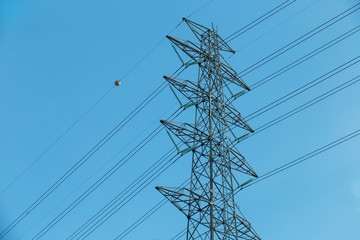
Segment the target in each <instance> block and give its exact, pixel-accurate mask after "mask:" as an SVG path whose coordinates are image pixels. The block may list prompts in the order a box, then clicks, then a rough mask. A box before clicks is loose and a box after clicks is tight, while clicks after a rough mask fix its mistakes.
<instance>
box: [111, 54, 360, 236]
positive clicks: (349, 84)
mask: <svg viewBox="0 0 360 240" xmlns="http://www.w3.org/2000/svg"><path fill="white" fill-rule="evenodd" d="M356 59H358V58H354V59H353V60H356ZM353 60H351V61H349V62H347V63H345V64H342V65H341V66H339V67H338V68H336V69H334V70H332V71H330V72H329V73H333V72H334V71H335V70H338V71H337V72H336V73H333V74H332V75H330V76H334V75H335V74H338V73H340V72H341V71H343V70H344V69H340V67H342V66H345V65H346V64H348V63H352V64H351V65H350V66H352V65H353V64H355V63H357V62H358V61H356V62H355V63H353V62H352V61H353ZM347 67H349V66H347ZM339 69H340V70H339ZM329 73H327V74H325V75H328V74H329ZM325 75H323V76H325ZM359 77H360V75H359V76H357V77H356V78H353V79H351V80H349V81H347V82H346V83H344V84H342V85H343V87H341V88H340V87H336V88H334V89H332V90H330V91H328V92H327V93H325V94H322V95H320V96H319V97H317V98H315V99H313V100H311V101H309V102H308V103H311V105H310V104H308V103H305V104H303V105H301V106H300V107H298V108H295V109H293V110H291V111H289V112H287V113H286V114H284V115H282V116H280V117H279V118H276V119H275V120H277V121H276V122H275V123H274V120H272V121H270V122H268V123H267V124H264V125H263V126H262V127H259V128H258V129H256V132H255V133H258V132H261V131H263V130H265V129H267V128H269V127H271V126H273V125H275V124H277V123H279V122H281V121H283V120H285V119H287V118H289V117H290V116H293V115H294V114H296V113H298V112H301V111H303V110H305V109H306V108H308V107H310V106H312V105H314V104H315V103H317V102H320V101H321V100H324V99H325V98H327V97H329V96H331V95H333V94H335V93H337V92H339V91H341V90H343V89H345V88H347V87H349V86H351V85H353V84H355V83H356V82H358V81H359V80H360V79H359ZM317 79H319V78H317ZM312 82H313V81H312ZM340 86H341V85H340ZM295 91H296V90H295ZM288 95H289V94H287V95H285V96H284V97H283V98H285V97H286V96H288ZM320 99H321V100H320ZM288 100H289V99H287V100H286V101H288ZM284 102H285V101H284ZM304 106H307V107H306V108H304ZM261 109H264V108H261ZM299 109H300V110H299ZM296 110H298V111H296ZM255 112H258V111H255ZM261 114H263V113H261ZM261 114H259V115H261ZM252 115H253V114H250V115H248V116H247V117H245V119H247V118H248V117H249V116H252ZM284 116H286V117H285V118H284ZM256 117H257V116H256ZM253 118H255V117H253ZM264 126H265V127H264ZM253 135H254V134H253ZM253 135H250V136H253ZM245 139H246V138H245ZM245 139H244V140H245ZM158 204H160V203H158ZM159 208H160V207H159ZM156 211H157V210H153V212H152V213H151V215H152V214H153V213H154V212H156ZM148 217H149V216H147V217H146V219H147V218H148ZM142 218H145V217H144V216H143V217H142ZM146 219H145V220H146ZM145 220H142V221H141V223H142V222H143V221H145ZM138 221H140V220H138ZM138 225H140V223H139V224H137V225H136V227H137V226H138ZM136 227H133V228H132V230H131V231H133V230H134V229H135V228H136ZM125 231H126V230H125ZM124 234H125V232H122V233H121V234H120V235H119V236H118V237H117V238H116V239H118V238H119V237H120V236H122V235H124ZM127 234H128V233H126V235H127ZM123 237H124V236H123ZM123 237H122V238H123ZM122 238H119V239H122ZM174 239H175V238H174Z"/></svg>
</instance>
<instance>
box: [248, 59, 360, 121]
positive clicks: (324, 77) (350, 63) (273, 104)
mask: <svg viewBox="0 0 360 240" xmlns="http://www.w3.org/2000/svg"><path fill="white" fill-rule="evenodd" d="M359 62H360V56H358V57H356V58H353V59H351V60H350V61H348V62H346V63H344V64H342V65H340V66H339V67H337V68H335V69H333V70H331V71H329V72H327V73H326V74H323V75H322V76H320V77H318V78H316V79H314V80H312V81H311V82H309V83H306V84H304V85H303V86H301V87H299V88H297V89H295V90H293V91H291V92H290V93H288V94H286V95H285V96H283V97H281V98H279V99H277V100H275V101H273V102H271V103H269V104H267V105H265V106H264V107H262V108H260V109H258V110H256V111H255V112H253V113H251V114H249V115H248V116H247V117H246V118H245V119H246V120H247V121H249V120H251V119H253V118H256V117H257V116H259V115H261V114H263V113H265V112H267V111H269V110H271V109H273V108H274V107H276V106H278V105H280V104H282V103H284V102H286V101H288V100H290V99H292V98H294V97H296V96H297V95H299V94H301V93H303V92H305V91H307V90H309V89H311V88H313V87H315V86H317V85H318V84H320V83H322V82H324V81H325V80H328V79H329V78H331V77H333V76H335V75H337V74H339V73H340V72H343V71H345V70H346V69H348V68H349V67H352V66H354V65H355V64H357V63H359ZM310 84H312V85H310Z"/></svg>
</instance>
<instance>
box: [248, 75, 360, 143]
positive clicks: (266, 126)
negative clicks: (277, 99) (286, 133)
mask: <svg viewBox="0 0 360 240" xmlns="http://www.w3.org/2000/svg"><path fill="white" fill-rule="evenodd" d="M331 72H332V71H331ZM340 72H341V71H338V72H337V73H336V74H338V73H340ZM334 75H335V74H333V75H332V76H334ZM359 77H360V75H359V76H357V77H355V78H353V79H351V80H349V81H347V82H345V83H344V84H342V85H340V86H342V87H340V86H338V87H336V88H334V89H332V90H330V91H328V92H326V93H325V94H322V95H320V96H319V97H316V98H314V99H313V100H311V101H309V102H307V103H305V104H303V105H301V106H300V107H297V108H295V109H293V110H291V111H289V112H287V113H286V114H283V115H281V116H280V117H278V118H276V119H274V120H272V121H270V122H268V123H266V124H264V125H263V126H261V127H259V128H258V129H256V132H255V133H254V134H252V135H250V136H254V135H256V134H257V133H259V132H262V131H264V130H265V129H267V128H269V127H271V126H273V125H275V124H277V123H279V122H281V121H283V120H285V119H287V118H289V117H290V116H293V115H295V114H296V113H299V112H301V111H303V110H305V109H306V108H308V107H310V106H312V105H314V104H316V103H318V102H320V101H322V100H324V99H326V98H328V97H330V96H332V95H333V94H335V93H337V92H339V91H341V90H343V89H345V88H347V87H349V86H351V85H353V84H355V83H357V82H358V81H360V78H359ZM286 96H287V95H286ZM286 101H287V100H286ZM283 102H285V101H283ZM250 136H249V137H250ZM247 138H248V137H247ZM247 138H245V139H247ZM245 139H243V140H245Z"/></svg>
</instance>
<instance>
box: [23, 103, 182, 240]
mask: <svg viewBox="0 0 360 240" xmlns="http://www.w3.org/2000/svg"><path fill="white" fill-rule="evenodd" d="M175 105H177V103H176V104H174V105H173V106H171V107H170V108H169V109H168V110H167V111H166V112H165V113H164V114H163V115H164V116H165V115H166V113H168V112H169V111H170V110H171V109H172V108H173V107H174V106H175ZM155 123H157V122H153V123H152V124H151V125H150V126H148V127H147V128H146V129H144V130H143V131H142V132H141V133H140V134H138V135H137V136H136V137H135V138H133V139H132V140H130V141H129V142H128V143H127V144H126V145H125V146H124V147H122V148H121V149H120V151H118V152H117V153H116V154H115V155H113V156H112V157H111V158H110V159H109V160H107V161H106V162H105V163H104V164H102V165H101V167H100V168H98V169H97V170H96V171H95V172H93V173H92V174H91V175H90V176H89V177H88V178H87V179H86V180H85V181H83V182H82V183H81V184H80V185H79V186H78V187H77V188H76V189H74V190H73V191H72V192H71V193H70V194H68V195H67V196H66V197H65V198H64V199H62V200H61V201H60V202H59V203H58V204H57V205H56V206H54V207H53V208H52V209H51V210H50V211H48V213H47V214H46V215H44V216H43V217H42V218H41V219H40V220H38V221H37V222H36V223H34V224H33V225H32V226H31V227H30V228H29V229H28V230H26V231H25V232H24V233H23V234H22V235H21V236H19V237H20V239H23V237H24V236H25V235H26V234H27V233H28V232H29V231H30V230H32V229H33V228H34V227H35V226H37V225H38V224H39V223H40V222H41V221H42V220H44V219H45V218H46V217H48V216H49V215H50V214H51V213H52V212H53V211H54V210H55V209H56V208H58V207H59V206H60V205H61V204H63V203H64V202H65V200H67V199H69V198H70V197H71V196H72V195H74V194H75V193H76V192H78V191H79V190H80V188H81V187H82V186H84V185H85V184H86V183H87V182H88V181H90V179H91V178H93V177H94V176H95V175H96V174H98V173H99V172H100V171H101V170H103V169H104V168H105V166H107V165H108V164H109V163H110V162H111V161H112V160H113V159H115V158H116V157H117V156H118V155H119V154H120V153H122V152H123V151H124V150H125V149H127V148H128V147H129V146H130V145H131V144H133V143H134V142H135V141H136V140H138V138H139V137H140V136H141V135H142V134H143V133H144V132H145V131H147V130H149V129H150V128H151V127H153V125H154V124H155Z"/></svg>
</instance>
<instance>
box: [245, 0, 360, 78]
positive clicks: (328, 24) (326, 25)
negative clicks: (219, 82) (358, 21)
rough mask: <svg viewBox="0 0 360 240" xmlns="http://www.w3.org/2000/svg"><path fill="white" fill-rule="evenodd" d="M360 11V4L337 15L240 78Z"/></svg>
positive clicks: (266, 58) (256, 63) (263, 60)
mask: <svg viewBox="0 0 360 240" xmlns="http://www.w3.org/2000/svg"><path fill="white" fill-rule="evenodd" d="M359 9H360V3H357V4H355V5H354V6H352V7H350V8H348V9H347V10H345V11H343V12H341V13H340V14H338V15H336V16H335V17H333V18H331V19H329V20H328V21H326V22H324V23H322V24H321V25H319V26H317V27H315V28H314V29H312V30H311V31H309V32H307V33H305V34H303V35H302V36H300V37H299V38H297V39H295V40H293V41H292V42H290V43H288V44H286V45H285V46H283V47H281V48H279V49H278V50H276V51H275V52H273V53H271V54H269V55H267V56H266V57H264V58H262V59H261V60H259V61H257V62H255V63H254V64H252V65H250V66H249V67H247V68H245V69H244V70H242V71H241V72H239V75H240V76H245V75H247V74H249V73H251V72H253V71H254V70H256V69H258V68H259V67H261V66H263V65H264V64H266V63H268V62H270V61H272V60H274V59H275V58H277V57H279V56H281V55H282V54H284V53H286V52H287V51H289V50H291V49H293V48H294V47H296V46H298V45H299V44H301V43H303V42H305V41H306V40H308V39H310V38H312V37H314V36H315V35H317V34H319V33H320V32H322V31H324V30H325V29H327V28H329V27H331V26H333V25H334V24H335V23H338V22H339V21H341V20H343V19H344V18H346V17H348V16H350V15H351V14H353V13H355V12H356V11H358V10H359Z"/></svg>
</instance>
